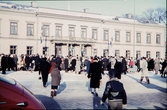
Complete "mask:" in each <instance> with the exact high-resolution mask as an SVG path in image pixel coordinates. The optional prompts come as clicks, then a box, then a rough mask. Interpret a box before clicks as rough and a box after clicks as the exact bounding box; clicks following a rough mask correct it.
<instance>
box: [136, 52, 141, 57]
mask: <svg viewBox="0 0 167 110" xmlns="http://www.w3.org/2000/svg"><path fill="white" fill-rule="evenodd" d="M136 58H137V59H138V58H141V52H140V51H136Z"/></svg>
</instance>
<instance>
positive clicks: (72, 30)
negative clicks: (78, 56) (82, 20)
mask: <svg viewBox="0 0 167 110" xmlns="http://www.w3.org/2000/svg"><path fill="white" fill-rule="evenodd" d="M68 33H69V34H68V36H69V37H70V38H73V37H75V27H69V28H68ZM72 34H73V36H71V35H72Z"/></svg>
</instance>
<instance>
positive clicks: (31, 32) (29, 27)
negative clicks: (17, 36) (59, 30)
mask: <svg viewBox="0 0 167 110" xmlns="http://www.w3.org/2000/svg"><path fill="white" fill-rule="evenodd" d="M27 35H28V36H33V35H34V25H33V24H27Z"/></svg>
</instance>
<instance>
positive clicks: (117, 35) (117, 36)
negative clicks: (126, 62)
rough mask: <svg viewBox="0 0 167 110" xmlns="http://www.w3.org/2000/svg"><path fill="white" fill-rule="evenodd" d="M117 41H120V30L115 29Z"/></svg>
mask: <svg viewBox="0 0 167 110" xmlns="http://www.w3.org/2000/svg"><path fill="white" fill-rule="evenodd" d="M115 41H116V42H120V31H118V30H116V31H115Z"/></svg>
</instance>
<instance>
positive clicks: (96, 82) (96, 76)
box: [87, 57, 102, 96]
mask: <svg viewBox="0 0 167 110" xmlns="http://www.w3.org/2000/svg"><path fill="white" fill-rule="evenodd" d="M87 77H88V78H90V88H91V89H92V92H91V93H92V94H94V91H96V96H98V88H99V86H100V80H101V79H102V76H101V65H100V64H99V63H98V59H97V58H96V57H95V58H94V62H93V63H91V64H90V69H89V73H88V76H87Z"/></svg>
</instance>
